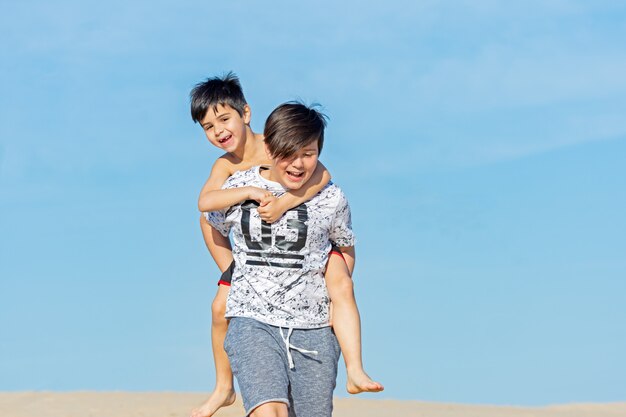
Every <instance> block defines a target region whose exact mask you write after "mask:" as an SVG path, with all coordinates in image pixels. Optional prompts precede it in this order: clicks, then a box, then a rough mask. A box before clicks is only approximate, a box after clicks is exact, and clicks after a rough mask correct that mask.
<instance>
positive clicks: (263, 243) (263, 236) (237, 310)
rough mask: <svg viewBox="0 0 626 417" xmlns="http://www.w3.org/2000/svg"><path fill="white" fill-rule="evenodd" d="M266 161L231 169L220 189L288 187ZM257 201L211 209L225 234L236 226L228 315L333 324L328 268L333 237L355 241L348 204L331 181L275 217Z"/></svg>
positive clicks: (341, 242) (286, 323)
mask: <svg viewBox="0 0 626 417" xmlns="http://www.w3.org/2000/svg"><path fill="white" fill-rule="evenodd" d="M260 169H262V168H260V167H254V168H251V169H249V170H247V171H240V172H236V173H235V174H233V175H232V176H231V177H230V178H228V180H226V182H225V183H224V185H223V187H222V188H237V187H245V186H254V187H259V188H264V189H267V190H270V191H271V192H273V193H274V194H275V195H281V194H284V193H285V189H284V188H283V187H282V186H281V185H280V184H279V183H276V182H273V181H269V180H266V179H265V178H263V177H262V176H261V175H260ZM257 207H258V203H257V202H256V201H252V200H249V201H246V202H244V203H241V204H238V205H236V206H233V207H230V208H229V209H228V210H223V211H216V212H210V213H205V217H206V219H207V221H208V222H209V223H210V224H211V225H212V226H213V227H214V228H215V229H217V230H219V231H220V233H222V234H223V235H224V236H228V233H229V232H230V231H231V230H232V239H233V257H234V258H235V271H234V273H233V277H232V282H231V288H230V293H229V295H228V301H227V302H226V317H249V318H253V319H255V320H259V321H261V322H264V323H267V324H271V325H274V326H282V327H293V328H303V329H309V328H318V327H324V326H328V322H329V298H328V292H327V291H326V283H325V281H324V271H325V268H326V262H327V261H328V255H329V252H330V249H331V242H332V243H333V244H335V245H336V246H344V247H345V246H353V245H354V234H353V232H352V225H351V219H350V206H349V205H348V201H347V200H346V197H345V196H344V194H343V192H342V191H341V190H340V189H339V187H337V186H336V185H335V184H332V183H329V184H328V185H326V187H324V189H322V191H320V192H319V193H318V194H317V195H316V196H315V197H313V198H312V199H311V200H309V201H307V202H306V203H304V204H301V205H300V206H298V207H295V208H293V209H291V210H289V211H287V212H286V213H285V215H284V216H283V217H282V218H281V219H279V220H278V221H277V222H275V223H272V224H269V223H266V222H264V221H262V220H261V218H260V217H259V214H258V212H257Z"/></svg>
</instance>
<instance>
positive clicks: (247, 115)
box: [243, 104, 252, 125]
mask: <svg viewBox="0 0 626 417" xmlns="http://www.w3.org/2000/svg"><path fill="white" fill-rule="evenodd" d="M251 119H252V111H251V110H250V106H248V105H247V104H246V105H245V106H243V122H244V123H245V124H247V125H249V124H250V120H251Z"/></svg>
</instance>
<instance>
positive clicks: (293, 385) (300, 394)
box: [224, 317, 340, 417]
mask: <svg viewBox="0 0 626 417" xmlns="http://www.w3.org/2000/svg"><path fill="white" fill-rule="evenodd" d="M289 333H290V332H289V330H288V329H286V328H282V329H281V328H279V327H274V326H270V325H268V324H265V323H261V322H259V321H257V320H253V319H249V318H244V317H234V318H232V319H231V320H230V323H229V325H228V332H227V333H226V340H225V341H224V349H225V350H226V353H227V354H228V359H229V360H230V365H231V367H232V369H233V373H234V375H235V377H236V378H237V382H238V384H239V389H240V391H241V396H242V397H243V405H244V407H245V409H246V415H248V414H250V413H251V412H252V411H253V410H254V409H255V408H256V407H258V406H260V405H261V404H264V403H268V402H283V403H285V404H287V405H288V407H289V415H290V416H293V415H297V416H298V417H326V416H327V417H330V416H331V415H332V411H333V390H334V389H335V385H336V380H337V362H338V360H339V354H340V349H339V343H338V342H337V338H336V337H335V335H334V333H333V331H332V330H331V328H330V327H323V328H320V329H293V331H292V332H291V333H290V334H289ZM286 340H287V341H288V342H287V341H286ZM287 343H289V345H290V346H291V348H290V349H289V353H288V351H287ZM297 349H300V350H307V351H316V352H317V354H313V353H310V352H309V353H307V352H301V351H299V350H297ZM290 356H291V359H290ZM290 365H292V366H293V367H291V366H290Z"/></svg>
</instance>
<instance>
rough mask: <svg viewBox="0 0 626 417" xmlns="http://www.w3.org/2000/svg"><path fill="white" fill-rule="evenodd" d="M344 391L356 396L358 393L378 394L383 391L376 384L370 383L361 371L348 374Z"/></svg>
mask: <svg viewBox="0 0 626 417" xmlns="http://www.w3.org/2000/svg"><path fill="white" fill-rule="evenodd" d="M346 389H347V390H348V392H349V393H350V394H358V393H360V392H380V391H382V390H384V389H385V387H383V386H382V385H381V384H379V383H378V382H375V381H372V378H370V377H369V376H368V375H367V374H366V373H365V371H364V370H363V369H360V370H358V371H352V372H350V371H349V372H348V383H347V384H346Z"/></svg>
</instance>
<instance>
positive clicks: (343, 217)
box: [329, 191, 355, 247]
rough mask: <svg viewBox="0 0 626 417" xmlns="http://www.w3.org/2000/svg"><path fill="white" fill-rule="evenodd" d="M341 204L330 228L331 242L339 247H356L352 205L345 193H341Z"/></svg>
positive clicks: (338, 205) (336, 210)
mask: <svg viewBox="0 0 626 417" xmlns="http://www.w3.org/2000/svg"><path fill="white" fill-rule="evenodd" d="M338 198H339V202H338V204H337V208H336V209H335V215H334V216H333V221H332V223H331V226H330V234H329V237H330V241H331V242H332V243H333V244H334V245H336V246H339V247H348V246H354V243H355V237H354V232H353V231H352V215H351V213H350V205H349V204H348V200H347V199H346V196H345V195H344V194H343V192H341V191H340V192H339V196H338Z"/></svg>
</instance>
